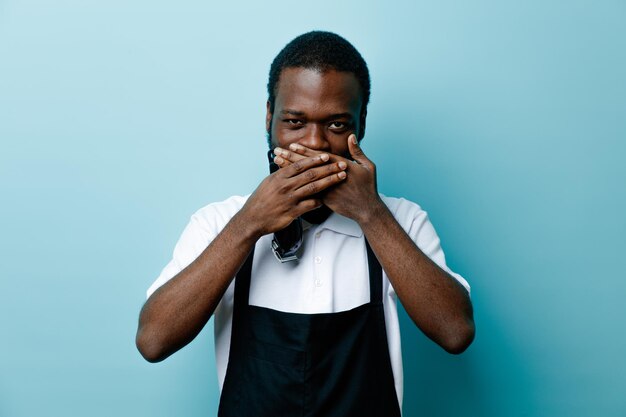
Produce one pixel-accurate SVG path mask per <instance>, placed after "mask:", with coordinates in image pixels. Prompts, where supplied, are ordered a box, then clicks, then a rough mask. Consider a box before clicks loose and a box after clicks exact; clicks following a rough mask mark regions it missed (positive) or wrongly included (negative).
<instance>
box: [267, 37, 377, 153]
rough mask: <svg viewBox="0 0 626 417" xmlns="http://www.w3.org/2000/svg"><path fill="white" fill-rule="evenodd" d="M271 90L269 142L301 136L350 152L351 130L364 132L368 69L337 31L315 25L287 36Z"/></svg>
mask: <svg viewBox="0 0 626 417" xmlns="http://www.w3.org/2000/svg"><path fill="white" fill-rule="evenodd" d="M267 90H268V96H269V97H268V101H267V117H266V129H267V133H268V144H269V146H270V148H273V147H276V146H281V147H285V146H288V145H289V144H290V143H293V142H298V143H302V144H303V145H305V146H307V147H309V148H313V149H319V150H325V151H329V152H332V153H335V154H339V155H346V154H347V138H348V136H349V135H350V134H351V133H355V134H356V135H357V138H358V139H359V140H361V139H362V138H363V136H364V134H365V119H366V115H367V104H368V102H369V97H370V78H369V71H368V69H367V64H366V63H365V61H364V60H363V58H362V57H361V54H359V52H358V51H357V50H356V49H355V48H354V47H353V46H352V45H351V44H350V43H349V42H348V41H346V40H345V39H344V38H342V37H341V36H339V35H336V34H334V33H330V32H321V31H313V32H308V33H305V34H303V35H300V36H298V37H297V38H295V39H294V40H292V41H291V42H289V43H288V44H287V45H286V46H285V47H284V48H283V49H282V51H280V53H279V54H278V55H277V56H276V58H274V61H273V62H272V65H271V67H270V73H269V82H268V84H267Z"/></svg>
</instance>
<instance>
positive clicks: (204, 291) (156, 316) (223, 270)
mask: <svg viewBox="0 0 626 417" xmlns="http://www.w3.org/2000/svg"><path fill="white" fill-rule="evenodd" d="M258 238H259V236H258V235H257V234H256V233H255V232H254V231H253V229H252V228H250V227H248V225H247V224H246V221H245V219H243V218H242V217H241V216H240V215H239V214H238V215H236V216H235V217H233V219H231V221H230V222H229V223H228V224H227V225H226V227H225V228H224V229H223V230H222V232H221V233H219V234H218V235H217V236H216V238H215V239H214V240H213V241H212V242H211V244H210V245H209V246H208V247H207V248H206V249H205V250H204V251H203V252H202V253H201V254H200V256H198V258H197V259H196V260H194V261H193V262H192V263H191V264H189V266H187V267H186V268H185V269H183V270H182V271H181V272H180V273H178V274H177V275H176V276H175V277H173V278H172V279H171V280H169V281H168V282H167V283H165V284H164V285H163V286H161V287H160V288H159V289H158V290H157V291H155V292H154V293H153V294H152V295H151V296H150V298H149V299H148V301H147V302H146V303H145V305H144V307H143V309H142V310H141V314H140V317H139V328H138V330H137V340H136V343H137V348H138V349H139V351H140V352H141V354H142V355H143V356H144V358H146V359H147V360H148V361H150V362H158V361H161V360H163V359H165V358H167V357H168V356H170V355H171V354H172V353H174V352H176V351H177V350H179V349H180V348H182V347H183V346H185V345H187V344H188V343H189V342H191V341H192V340H193V339H194V338H195V337H196V336H197V335H198V333H199V332H200V330H202V328H203V327H204V325H205V324H206V323H207V322H208V320H209V319H210V317H211V315H212V314H213V312H214V311H215V308H216V307H217V305H218V303H219V301H220V300H221V298H222V296H223V295H224V293H225V292H226V289H227V288H228V286H229V285H230V283H231V281H232V279H233V277H234V276H235V275H236V274H237V272H238V271H239V268H240V267H241V265H242V264H243V262H244V261H245V259H246V257H247V256H248V254H249V253H250V250H251V249H252V247H253V246H254V244H255V242H256V241H257V239H258Z"/></svg>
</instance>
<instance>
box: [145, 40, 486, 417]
mask: <svg viewBox="0 0 626 417" xmlns="http://www.w3.org/2000/svg"><path fill="white" fill-rule="evenodd" d="M268 93H269V99H268V102H267V118H266V130H267V133H268V140H269V144H270V148H271V149H273V150H274V154H275V158H274V162H275V163H276V165H277V166H278V167H279V168H278V170H277V171H276V172H274V173H273V174H271V175H269V176H268V177H266V178H265V179H264V180H263V181H262V182H261V183H260V185H259V186H258V187H257V189H256V190H255V191H254V192H253V193H252V194H251V195H248V196H244V197H241V196H234V197H231V198H229V199H227V200H226V201H223V202H220V203H214V204H209V205H208V206H206V207H204V208H202V209H200V210H198V211H197V212H196V213H195V214H194V215H193V216H192V218H191V221H190V223H189V225H188V226H187V227H186V229H185V231H184V232H183V234H182V236H181V238H180V240H179V242H178V244H177V245H176V248H175V250H174V256H173V259H172V261H171V262H170V263H169V264H168V265H167V266H166V267H165V269H164V270H163V272H162V273H161V275H160V276H159V277H158V279H157V280H156V281H155V283H154V284H153V285H152V286H151V287H150V289H149V290H148V297H149V298H148V301H147V302H146V304H145V306H144V307H143V309H142V312H141V316H140V321H139V329H138V332H137V346H138V348H139V350H140V352H141V353H142V355H143V356H144V357H145V358H146V359H147V360H149V361H160V360H163V359H165V358H166V357H167V356H169V355H171V354H172V353H174V352H175V351H177V350H178V349H180V348H181V347H183V346H185V345H186V344H187V343H189V342H190V341H191V340H192V339H193V338H194V337H195V336H196V335H197V334H198V332H200V330H201V329H202V328H203V327H204V325H205V324H206V323H207V321H208V320H209V318H210V317H211V316H212V315H213V314H215V343H216V356H217V358H216V359H217V370H218V376H219V382H220V387H221V398H220V406H219V416H224V417H225V416H272V417H274V416H296V415H297V416H300V415H307V416H325V417H326V416H342V417H346V416H385V417H390V416H392V417H393V416H399V415H400V410H401V405H402V360H401V352H400V330H399V323H398V315H397V310H396V295H397V296H398V297H399V298H400V300H401V302H402V304H403V305H404V307H405V308H406V311H407V313H408V314H409V315H410V317H411V318H412V319H413V321H414V322H415V324H416V325H417V326H418V327H419V328H420V329H421V330H422V331H423V332H424V333H425V334H426V335H427V336H428V337H429V338H431V339H432V340H433V341H435V342H436V343H437V344H439V345H440V346H442V347H443V348H444V349H445V350H447V351H448V352H451V353H460V352H462V351H464V350H465V349H466V348H467V346H468V345H469V344H470V343H471V341H472V340H473V337H474V322H473V316H472V305H471V301H470V298H469V285H468V284H467V282H466V281H465V280H464V279H463V278H462V277H461V276H459V275H458V274H455V273H454V272H452V271H450V269H448V268H447V266H446V264H445V258H444V254H443V252H442V250H441V246H440V245H439V238H438V237H437V235H436V233H435V230H434V228H433V226H432V225H431V223H430V222H429V220H428V218H427V215H426V213H425V212H424V211H423V210H421V208H420V207H419V206H418V205H417V204H415V203H412V202H409V201H407V200H405V199H398V198H390V197H385V196H382V195H380V194H378V191H377V187H376V169H375V166H374V164H373V163H372V162H371V161H370V160H369V159H368V158H367V157H366V156H365V154H364V153H363V151H362V150H361V148H360V146H359V142H360V140H361V139H363V137H364V134H365V121H366V114H367V103H368V101H369V94H370V79H369V73H368V70H367V65H366V64H365V61H364V60H363V58H362V57H361V55H360V54H359V53H358V51H357V50H356V49H355V48H354V47H353V46H352V45H351V44H350V43H349V42H347V41H346V40H345V39H343V38H342V37H340V36H338V35H335V34H333V33H329V32H317V31H316V32H309V33H306V34H304V35H301V36H299V37H297V38H296V39H294V40H293V41H291V42H290V43H289V44H288V45H287V46H285V48H284V49H283V50H282V51H281V52H280V53H279V54H278V56H277V57H276V58H275V59H274V62H273V63H272V66H271V69H270V77H269V83H268ZM298 217H300V218H301V219H303V221H302V224H303V225H304V227H303V231H302V247H301V248H300V252H299V259H298V260H295V261H292V262H284V263H281V262H279V261H278V260H277V259H276V258H275V256H274V253H273V247H272V240H273V236H274V234H275V233H277V232H279V231H281V230H283V229H285V228H286V227H287V226H289V225H290V224H291V223H292V222H293V221H294V220H295V219H297V218H298ZM235 278H236V279H235Z"/></svg>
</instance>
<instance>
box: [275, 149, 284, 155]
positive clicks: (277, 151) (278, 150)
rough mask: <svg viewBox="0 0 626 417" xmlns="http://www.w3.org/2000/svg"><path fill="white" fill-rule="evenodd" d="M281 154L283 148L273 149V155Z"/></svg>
mask: <svg viewBox="0 0 626 417" xmlns="http://www.w3.org/2000/svg"><path fill="white" fill-rule="evenodd" d="M282 154H283V150H282V149H281V148H276V149H274V155H282Z"/></svg>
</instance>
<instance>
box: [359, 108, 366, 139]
mask: <svg viewBox="0 0 626 417" xmlns="http://www.w3.org/2000/svg"><path fill="white" fill-rule="evenodd" d="M366 118H367V110H365V111H363V113H361V120H360V121H359V138H358V139H359V142H360V141H361V139H363V137H365V119H366Z"/></svg>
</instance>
